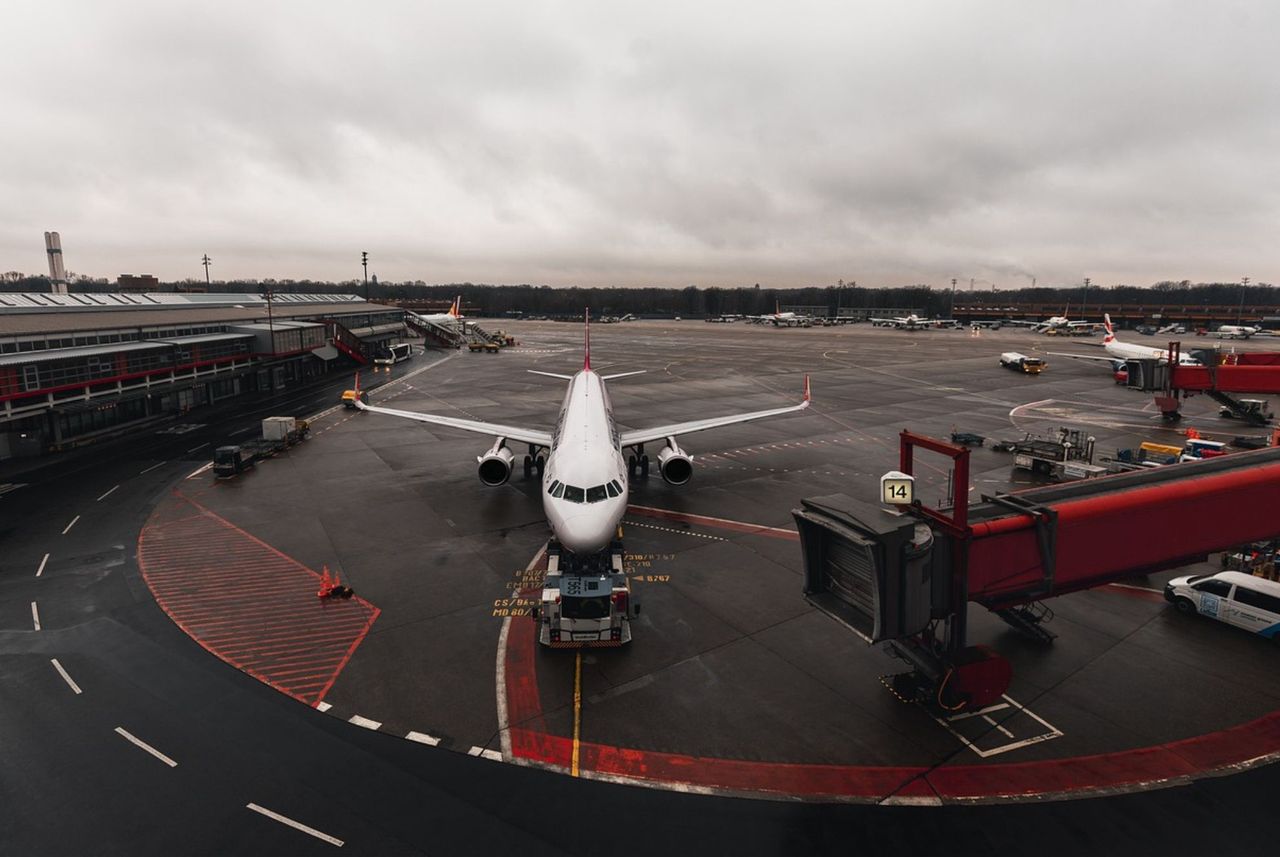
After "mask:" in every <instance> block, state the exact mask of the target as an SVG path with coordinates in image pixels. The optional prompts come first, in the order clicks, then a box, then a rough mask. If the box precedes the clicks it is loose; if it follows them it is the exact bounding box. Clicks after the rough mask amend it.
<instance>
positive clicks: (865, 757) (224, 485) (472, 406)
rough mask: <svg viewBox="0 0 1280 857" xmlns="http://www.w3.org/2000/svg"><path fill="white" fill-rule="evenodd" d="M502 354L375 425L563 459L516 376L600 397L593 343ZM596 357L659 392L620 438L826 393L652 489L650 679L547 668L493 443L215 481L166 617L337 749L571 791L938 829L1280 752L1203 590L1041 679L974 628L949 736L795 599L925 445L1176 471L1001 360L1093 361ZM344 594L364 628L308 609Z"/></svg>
mask: <svg viewBox="0 0 1280 857" xmlns="http://www.w3.org/2000/svg"><path fill="white" fill-rule="evenodd" d="M503 327H505V328H506V329H507V330H508V332H510V333H513V334H514V335H515V336H516V337H517V339H518V340H519V344H518V345H517V346H515V347H512V348H508V349H505V350H504V351H503V352H502V353H500V354H496V355H491V354H483V353H479V354H471V353H466V352H446V353H441V352H438V351H431V352H428V353H427V354H425V355H420V356H418V357H416V358H415V359H414V360H412V361H410V362H409V363H406V364H401V365H399V366H396V367H394V368H393V370H392V372H391V377H390V380H389V381H386V383H384V384H382V386H380V387H379V388H377V389H375V390H373V391H372V392H371V402H372V403H374V404H389V405H391V406H393V407H396V408H400V409H406V410H421V411H430V412H434V413H441V414H449V415H459V416H465V417H467V418H471V419H481V420H490V421H495V422H502V423H508V424H519V425H526V424H527V425H530V426H534V427H544V426H546V427H549V426H551V425H552V424H553V423H554V421H555V417H556V414H557V412H558V409H559V406H560V400H561V398H562V396H563V382H559V381H556V380H554V379H550V378H546V377H542V376H536V375H530V374H527V373H526V371H525V370H529V369H537V370H542V371H550V372H562V373H563V372H572V371H574V370H576V369H577V368H579V367H580V365H581V360H582V355H581V338H582V329H581V325H576V324H568V323H554V322H504V323H503ZM592 336H593V340H594V341H593V343H592V347H593V364H594V366H595V368H596V369H598V370H601V371H604V370H606V369H607V370H612V371H617V372H623V371H632V370H636V369H644V370H647V374H646V375H642V376H638V377H633V378H626V379H620V380H618V381H615V382H613V383H611V384H610V393H611V397H612V400H613V405H614V413H615V417H616V419H617V420H618V422H619V425H620V426H621V427H622V428H624V429H626V428H643V427H645V426H647V425H652V424H655V423H665V422H671V421H678V420H686V419H692V418H696V417H700V416H714V415H717V414H722V413H734V412H740V411H746V410H755V409H763V408H769V407H777V406H781V405H785V404H789V403H792V402H794V401H797V400H798V399H799V397H800V394H801V392H802V388H803V377H804V375H805V374H809V375H810V376H811V378H812V387H813V405H812V407H811V408H810V409H809V410H808V411H806V412H802V413H799V414H794V415H788V416H785V417H782V418H778V419H774V420H766V421H761V422H756V423H748V424H744V425H738V426H733V427H729V428H725V429H719V430H713V431H709V432H704V433H700V434H695V435H691V436H689V437H687V438H683V439H682V441H681V442H682V445H683V446H684V447H685V449H686V450H688V451H689V452H691V453H692V454H693V455H694V462H695V473H694V477H693V480H692V482H691V483H689V484H688V485H685V486H681V487H674V486H670V485H667V484H665V483H664V482H663V481H662V480H661V478H659V477H658V476H656V475H653V476H651V477H649V478H648V479H641V480H633V483H632V486H631V496H630V502H631V504H632V506H631V509H630V511H629V514H628V515H627V517H626V518H625V520H624V523H623V528H624V538H625V544H626V549H627V555H628V561H627V567H628V572H629V575H630V581H631V585H632V587H633V593H634V594H635V597H637V598H638V599H640V601H641V603H642V604H643V612H642V614H641V617H640V619H639V620H638V621H637V622H636V623H635V625H634V640H633V642H632V643H631V644H630V645H629V646H628V647H625V648H622V649H616V650H592V651H587V652H582V653H580V654H579V653H575V652H572V651H563V650H557V651H550V650H544V649H541V648H540V647H538V646H537V644H536V642H535V641H534V636H533V631H534V628H533V623H532V620H531V618H530V617H529V607H530V597H529V596H530V595H531V594H532V590H533V589H534V587H535V586H536V583H537V579H538V572H539V571H540V568H541V567H542V566H541V565H540V563H541V562H542V561H543V559H542V548H543V545H544V544H545V541H546V537H547V528H546V524H545V521H544V518H543V514H542V508H541V504H540V502H539V498H538V486H537V483H536V482H535V481H533V480H525V479H523V478H521V477H520V476H519V474H518V471H517V474H516V475H514V476H513V478H512V480H511V481H510V482H509V483H508V484H506V485H504V486H501V487H499V488H486V487H485V486H483V485H481V484H480V482H479V480H478V478H477V476H476V472H475V471H476V456H477V455H479V454H480V453H482V452H483V451H484V450H485V449H486V448H487V447H488V446H489V442H488V441H486V440H485V439H484V438H483V437H481V436H479V435H473V434H466V433H463V432H457V431H452V430H448V429H444V428H435V427H429V426H426V425H422V424H417V423H410V422H407V421H401V420H396V419H394V418H390V417H384V416H380V415H376V414H359V413H355V412H351V411H347V410H342V409H339V408H336V407H335V408H332V409H326V411H324V412H322V414H321V416H319V417H318V418H317V419H316V420H315V421H314V434H313V437H312V438H311V439H310V440H309V441H307V442H306V443H305V444H303V445H301V446H300V447H297V448H295V449H293V450H290V451H289V452H288V453H286V454H283V455H280V456H278V457H276V458H274V459H272V460H270V461H268V462H264V463H263V464H262V465H261V466H259V467H257V468H256V469H255V470H254V471H252V472H250V473H247V474H245V475H242V476H240V477H237V478H235V479H230V480H214V479H213V478H212V477H211V475H210V473H209V472H208V471H202V472H194V473H191V474H189V475H187V476H186V477H185V478H181V479H178V480H177V481H176V482H175V483H174V484H173V485H172V487H171V488H170V489H169V490H168V491H167V492H165V493H164V494H163V495H162V497H161V499H160V500H159V502H158V503H157V504H156V506H155V509H154V511H152V512H151V513H150V516H149V517H148V519H147V521H146V524H145V526H143V528H142V531H141V535H140V538H139V543H138V557H139V565H140V566H141V569H142V572H143V575H144V577H145V579H146V581H147V583H148V586H149V587H150V589H151V591H152V594H153V595H154V596H155V597H156V599H157V601H158V602H159V604H160V605H161V607H162V608H163V609H164V610H165V611H166V612H167V613H168V614H169V615H170V617H171V618H173V619H174V620H175V622H177V623H178V624H179V626H180V627H182V628H183V630H185V631H186V632H187V633H189V634H190V635H191V636H192V637H193V638H194V639H196V640H197V641H198V642H200V644H201V645H202V646H204V647H205V648H206V649H207V650H209V651H210V652H212V653H213V654H215V655H216V656H218V657H219V658H221V659H223V660H224V661H226V662H228V663H229V664H231V665H233V666H234V667H236V668H238V669H240V670H242V671H243V672H246V673H248V674H249V675H252V676H254V677H255V678H258V679H259V680H261V681H263V682H264V683H266V684H268V685H270V686H272V687H274V688H276V689H277V690H279V691H281V692H282V693H285V694H287V695H288V696H291V697H293V698H294V699H297V700H299V701H301V702H304V703H305V704H307V705H310V706H313V707H316V708H319V709H320V710H323V711H325V712H327V713H328V714H329V715H332V716H335V717H339V718H341V719H342V720H347V721H350V722H351V723H354V724H356V725H359V726H365V727H367V728H370V729H374V730H377V731H379V732H383V733H387V734H389V735H394V736H399V737H401V738H405V739H407V740H410V741H415V742H418V743H425V744H433V745H436V746H440V747H444V748H448V749H452V750H456V751H458V752H461V753H468V754H471V755H481V756H484V757H486V758H490V759H494V760H501V761H505V762H515V763H520V764H526V765H533V766H540V767H546V768H550V769H552V770H554V771H557V772H562V773H563V774H565V775H567V776H573V775H579V776H585V777H597V778H602V779H611V780H621V781H626V782H634V783H639V784H643V785H647V786H656V787H661V788H671V789H675V790H695V791H713V792H720V793H726V794H738V795H750V796H759V797H780V796H785V797H799V798H806V799H813V800H847V801H874V802H885V801H889V802H902V803H945V802H952V801H961V802H972V801H997V800H1011V799H1026V798H1033V799H1043V798H1044V797H1058V796H1082V795H1088V794H1097V793H1112V792H1116V791H1127V790H1134V789H1145V788H1151V787H1155V786H1167V785H1170V784H1177V783H1185V782H1187V781H1190V780H1192V779H1194V778H1196V777H1198V776H1202V775H1205V774H1210V773H1213V774H1217V773H1221V772H1223V771H1224V770H1228V769H1232V768H1234V767H1241V766H1248V765H1253V764H1258V763H1259V760H1262V761H1267V760H1269V758H1270V755H1271V754H1274V753H1275V752H1276V751H1277V750H1280V743H1277V742H1278V735H1280V730H1278V729H1277V727H1276V725H1275V722H1274V717H1273V715H1274V713H1275V711H1276V709H1277V707H1278V702H1280V675H1277V672H1276V670H1275V669H1274V667H1275V660H1276V658H1277V657H1278V656H1280V652H1277V650H1276V648H1275V647H1274V646H1273V645H1270V644H1268V643H1267V642H1266V641H1264V640H1262V639H1260V638H1256V637H1252V636H1250V635H1248V634H1245V633H1244V632H1241V631H1238V630H1236V629H1233V628H1230V627H1227V626H1225V625H1220V624H1215V623H1211V622H1208V621H1201V620H1198V619H1195V618H1188V617H1185V616H1182V615H1179V614H1177V613H1176V612H1175V611H1173V610H1172V609H1171V608H1170V607H1169V606H1168V605H1166V604H1165V602H1164V600H1163V598H1162V597H1161V595H1160V588H1161V587H1162V585H1163V582H1164V581H1165V580H1166V579H1168V578H1169V577H1172V576H1175V575H1176V574H1178V573H1183V572H1175V571H1169V572H1165V573H1162V574H1158V575H1151V576H1149V577H1141V578H1137V579H1134V580H1131V581H1127V582H1126V583H1125V584H1123V585H1112V586H1107V587H1103V588H1101V589H1098V590H1094V591H1090V592H1084V593H1079V594H1075V595H1070V596H1065V597H1062V598H1057V599H1053V600H1051V601H1050V602H1048V603H1049V605H1050V606H1051V607H1052V609H1053V611H1054V613H1055V614H1056V618H1055V619H1054V621H1053V622H1052V624H1051V626H1050V627H1051V628H1052V630H1053V631H1055V632H1056V633H1057V634H1058V635H1059V636H1058V639H1057V640H1056V641H1055V642H1054V643H1053V644H1052V645H1050V646H1045V645H1043V644H1039V643H1036V642H1033V641H1031V640H1028V639H1026V638H1024V637H1022V636H1020V635H1019V634H1017V633H1016V632H1014V631H1013V630H1012V629H1010V628H1008V626H1006V625H1004V624H1003V623H1002V622H1000V621H999V620H998V619H996V618H995V617H994V616H992V615H990V614H988V613H987V612H986V611H985V610H983V609H981V608H978V607H976V606H972V607H971V609H970V638H971V642H975V643H982V644H986V645H989V646H992V647H993V648H995V649H996V650H998V651H999V652H1000V653H1001V654H1003V655H1004V656H1006V657H1007V658H1009V659H1010V661H1011V662H1012V663H1013V666H1014V680H1013V684H1012V686H1011V688H1010V690H1009V693H1008V695H1007V697H1006V701H1005V702H1004V703H1003V704H1001V705H999V706H996V707H993V708H991V709H990V710H987V711H984V712H982V713H980V714H978V715H976V716H960V717H954V718H944V717H939V716H936V715H935V714H934V713H932V712H930V711H929V710H927V709H926V708H924V707H922V706H918V705H914V704H904V703H902V702H900V701H898V700H897V699H896V698H895V697H894V696H893V695H892V694H891V693H889V691H888V690H886V688H885V687H884V685H883V684H882V681H881V679H882V677H884V676H887V675H890V674H892V673H896V672H902V671H905V669H906V667H905V665H904V664H902V663H901V662H899V661H896V660H894V659H893V658H891V657H889V656H887V655H886V654H885V653H884V652H883V651H881V650H880V649H879V648H873V647H868V646H867V645H866V644H865V643H864V642H863V641H862V640H861V639H859V638H858V637H857V636H855V635H854V634H853V633H852V632H850V631H849V630H848V629H846V628H845V627H843V626H841V625H839V624H837V623H836V622H834V621H833V620H831V619H829V618H828V617H827V616H825V615H824V614H822V613H819V612H817V611H816V610H815V609H814V608H812V607H811V606H810V605H809V604H808V603H807V602H806V601H805V599H804V597H803V594H802V591H801V588H802V586H801V557H800V551H799V545H798V543H797V541H796V539H795V534H794V525H793V522H792V518H791V510H792V509H793V508H795V507H796V506H797V505H798V504H799V501H800V500H801V498H804V497H811V496H818V495H824V494H832V493H837V492H844V493H848V494H854V495H862V496H873V495H874V492H875V491H876V490H877V482H878V479H879V476H880V475H881V474H882V473H884V472H885V471H887V470H890V469H894V468H895V467H896V466H897V462H898V433H899V432H900V431H902V430H903V429H911V430H912V431H915V432H918V433H923V434H928V435H933V436H935V437H942V438H945V437H946V436H947V435H948V433H949V432H951V431H953V430H959V431H969V432H976V433H978V434H982V435H985V436H986V437H988V438H990V439H1004V438H1008V439H1016V438H1020V437H1021V436H1022V434H1023V433H1024V432H1045V431H1051V430H1052V429H1054V428H1056V427H1058V426H1068V427H1071V428H1083V429H1086V430H1087V431H1088V432H1089V433H1090V434H1092V435H1093V436H1094V437H1095V438H1096V442H1097V448H1098V450H1099V451H1100V454H1107V453H1108V452H1109V451H1111V450H1114V449H1115V448H1119V447H1131V446H1135V445H1136V444H1137V443H1138V442H1140V441H1143V440H1154V441H1161V442H1168V443H1180V442H1181V435H1180V434H1178V433H1177V431H1175V430H1174V429H1171V428H1170V427H1168V426H1166V425H1164V424H1163V423H1162V422H1161V421H1160V418H1159V414H1158V412H1157V411H1156V410H1155V407H1154V405H1153V404H1152V401H1151V398H1150V396H1149V395H1145V394H1142V393H1138V392H1135V391H1131V390H1128V389H1124V388H1122V387H1118V386H1117V385H1115V384H1114V383H1113V381H1112V378H1111V373H1110V372H1109V371H1108V369H1107V368H1106V366H1105V364H1093V363H1091V362H1089V361H1073V360H1069V359H1063V358H1058V357H1052V356H1050V357H1048V358H1047V359H1048V363H1049V367H1048V369H1047V370H1046V371H1045V372H1044V373H1043V374H1042V375H1040V376H1027V375H1022V374H1020V373H1014V372H1012V371H1009V370H1007V369H1003V368H1001V367H1000V366H999V365H998V362H997V359H998V356H999V354H1000V353H1001V352H1002V351H1008V350H1017V351H1021V352H1023V353H1026V354H1036V353H1037V352H1040V351H1070V350H1079V351H1080V352H1081V353H1084V354H1101V350H1100V348H1099V347H1098V340H1096V339H1092V340H1089V339H1086V340H1054V339H1050V338H1046V337H1041V336H1036V335H1034V334H1031V333H1029V332H1026V331H1016V330H1015V331H1011V330H1001V331H996V332H991V331H983V332H982V333H981V334H980V335H976V336H975V335H972V334H971V333H970V332H969V331H953V330H931V331H916V332H907V331H896V330H891V329H884V328H872V327H870V326H868V325H852V326H847V327H840V328H814V329H775V328H772V327H763V326H748V325H742V324H738V325H708V324H704V323H701V322H694V321H683V322H674V321H673V322H659V321H646V322H632V323H624V324H616V325H607V326H593V329H592ZM1129 338H1130V339H1133V340H1134V341H1140V340H1147V341H1149V342H1150V341H1151V340H1150V338H1146V337H1137V336H1136V335H1134V334H1129ZM1152 344H1155V343H1154V342H1152ZM1233 345H1236V347H1238V348H1241V349H1247V348H1252V349H1265V347H1266V345H1265V343H1252V342H1250V343H1241V344H1235V343H1233ZM1225 347H1230V345H1227V346H1225ZM1216 410H1217V408H1216V405H1215V404H1214V403H1213V402H1212V401H1210V400H1208V399H1206V398H1204V397H1199V398H1194V399H1191V400H1190V401H1189V402H1188V403H1187V404H1186V406H1185V408H1184V413H1185V414H1186V419H1185V420H1184V422H1183V424H1182V425H1181V426H1179V427H1178V428H1179V429H1185V428H1186V427H1187V426H1194V427H1196V428H1197V429H1198V430H1200V432H1201V433H1202V435H1204V436H1205V437H1208V438H1211V439H1230V438H1231V437H1232V436H1234V435H1236V434H1240V433H1242V431H1244V430H1243V429H1242V428H1241V427H1240V426H1239V424H1238V423H1234V422H1232V421H1228V420H1222V419H1219V418H1218V417H1217V416H1216ZM517 452H519V450H517ZM923 463H924V465H925V466H923V467H921V468H920V469H918V471H917V475H918V476H919V478H920V487H919V488H918V493H919V495H920V496H922V497H923V499H924V501H925V502H926V503H929V504H935V503H937V502H938V501H940V500H941V498H942V497H943V496H945V494H946V492H947V490H948V489H947V473H946V472H945V469H944V468H943V467H942V466H941V465H942V463H943V462H941V461H936V460H935V461H929V460H926V461H925V462H923ZM1010 465H1011V461H1010V457H1009V456H1008V455H1007V454H1003V453H996V452H993V451H992V450H990V449H989V448H987V447H982V448H977V449H975V450H974V452H973V456H972V470H971V485H970V486H967V487H968V489H969V491H970V493H971V495H972V496H974V497H975V498H976V497H977V496H978V495H980V494H983V493H993V492H995V491H999V490H1008V489H1010V488H1017V487H1022V486H1025V485H1029V484H1032V483H1031V480H1030V477H1029V476H1027V475H1025V474H1024V475H1021V476H1018V477H1016V478H1015V477H1014V474H1013V471H1011V468H1010ZM1176 523H1177V522H1171V525H1174V524H1176ZM1134 537H1135V538H1158V534H1135V536H1134ZM1099 549H1100V550H1101V549H1105V548H1103V547H1101V546H1100V548H1099ZM1204 568H1205V569H1209V568H1212V566H1209V565H1205V566H1204ZM322 569H328V570H330V571H332V572H336V573H338V574H339V575H340V576H341V579H342V581H343V582H344V583H346V584H347V585H349V586H351V587H353V588H354V590H355V592H356V595H357V597H356V598H355V599H352V600H351V601H347V602H340V603H320V602H319V601H318V599H316V598H315V596H314V590H315V588H316V585H317V583H318V574H319V573H320V572H321V570H322Z"/></svg>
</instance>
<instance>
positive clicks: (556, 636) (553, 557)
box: [533, 541, 640, 649]
mask: <svg viewBox="0 0 1280 857" xmlns="http://www.w3.org/2000/svg"><path fill="white" fill-rule="evenodd" d="M622 561H623V550H622V542H621V541H615V542H614V543H613V544H612V545H610V546H609V549H608V550H607V551H604V552H603V553H601V554H599V555H597V556H594V557H579V556H577V555H575V554H572V553H569V552H567V551H562V550H561V549H560V546H559V545H558V544H557V543H556V542H555V541H552V542H551V544H550V545H549V546H548V548H547V573H546V577H545V578H544V580H543V585H542V595H541V597H540V599H539V602H538V604H537V606H535V607H534V611H533V616H534V620H535V621H536V622H537V623H538V641H539V642H540V643H541V644H542V645H544V646H548V647H550V648H555V649H568V648H600V647H610V646H624V645H626V644H627V643H629V642H631V620H632V619H634V618H635V617H637V616H639V615H640V603H639V602H638V601H636V600H635V599H633V598H632V597H631V589H630V587H629V586H628V585H627V575H626V572H625V571H624V570H623V565H622Z"/></svg>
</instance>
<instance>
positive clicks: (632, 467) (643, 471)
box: [627, 446, 649, 479]
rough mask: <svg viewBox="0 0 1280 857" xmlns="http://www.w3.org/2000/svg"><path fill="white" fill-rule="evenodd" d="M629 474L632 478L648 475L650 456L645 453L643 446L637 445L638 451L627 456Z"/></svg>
mask: <svg viewBox="0 0 1280 857" xmlns="http://www.w3.org/2000/svg"><path fill="white" fill-rule="evenodd" d="M627 475H628V476H630V477H631V478H632V479H634V478H636V477H637V476H642V477H648V475H649V456H648V455H646V454H645V451H644V447H643V446H639V447H636V451H635V452H633V453H631V454H630V455H628V456H627Z"/></svg>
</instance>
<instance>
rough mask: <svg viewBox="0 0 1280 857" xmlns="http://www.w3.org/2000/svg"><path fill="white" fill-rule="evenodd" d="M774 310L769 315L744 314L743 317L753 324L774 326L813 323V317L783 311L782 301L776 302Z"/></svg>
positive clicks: (794, 325)
mask: <svg viewBox="0 0 1280 857" xmlns="http://www.w3.org/2000/svg"><path fill="white" fill-rule="evenodd" d="M773 310H774V311H773V312H772V313H769V314H768V315H744V316H743V318H745V319H746V320H747V321H749V322H752V323H753V324H772V325H773V326H774V327H796V326H798V325H807V324H810V323H811V319H810V318H809V316H807V315H797V314H796V313H794V312H783V311H782V306H781V304H780V302H777V301H775V302H774V304H773Z"/></svg>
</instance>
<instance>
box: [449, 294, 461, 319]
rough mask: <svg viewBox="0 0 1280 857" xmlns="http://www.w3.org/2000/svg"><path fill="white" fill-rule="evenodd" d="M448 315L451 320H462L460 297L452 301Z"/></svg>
mask: <svg viewBox="0 0 1280 857" xmlns="http://www.w3.org/2000/svg"><path fill="white" fill-rule="evenodd" d="M449 315H450V316H452V317H453V318H462V295H458V296H457V297H456V298H454V299H453V306H451V307H449Z"/></svg>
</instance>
